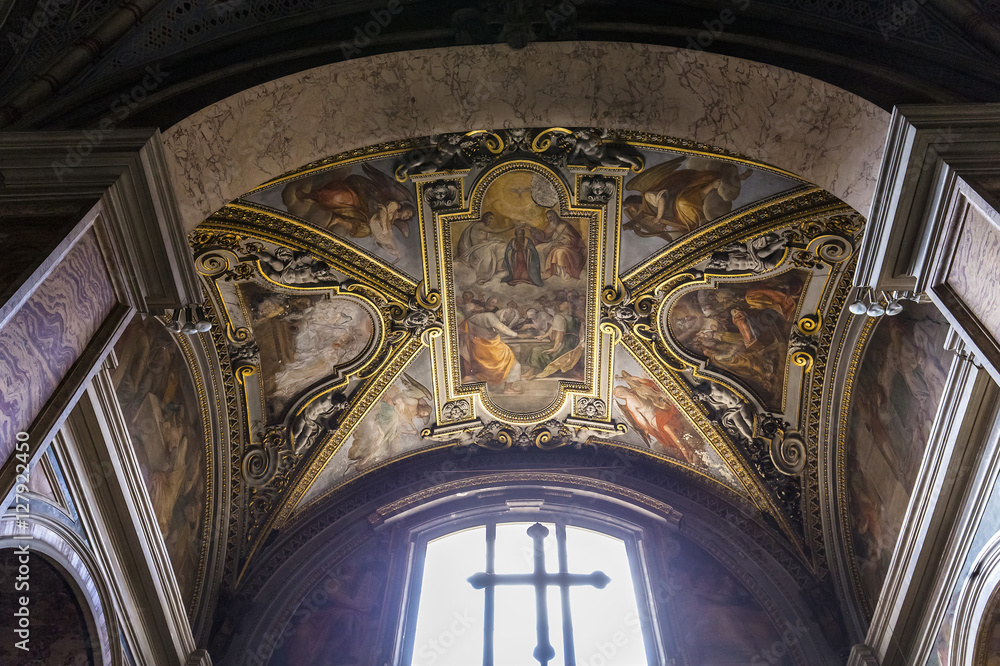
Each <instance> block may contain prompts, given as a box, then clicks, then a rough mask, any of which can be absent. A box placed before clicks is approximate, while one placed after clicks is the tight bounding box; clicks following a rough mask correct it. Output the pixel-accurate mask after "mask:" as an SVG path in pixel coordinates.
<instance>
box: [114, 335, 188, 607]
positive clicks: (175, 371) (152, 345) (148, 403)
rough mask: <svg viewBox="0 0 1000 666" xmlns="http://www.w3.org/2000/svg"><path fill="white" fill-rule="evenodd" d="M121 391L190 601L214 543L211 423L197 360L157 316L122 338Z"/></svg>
mask: <svg viewBox="0 0 1000 666" xmlns="http://www.w3.org/2000/svg"><path fill="white" fill-rule="evenodd" d="M115 353H116V355H117V356H118V367H117V368H115V369H114V371H113V373H112V380H113V382H114V386H115V393H116V395H117V396H118V402H119V404H120V405H121V409H122V414H123V416H124V417H125V425H126V427H127V428H128V432H129V435H130V436H131V438H132V443H133V445H134V447H133V448H134V449H135V453H136V458H137V459H138V463H139V470H140V472H141V473H142V478H143V480H144V481H145V482H146V489H147V490H148V492H149V499H150V501H151V502H152V505H153V512H154V514H155V516H156V520H157V522H158V524H159V527H160V534H161V535H162V536H163V541H164V542H165V543H166V547H167V553H168V554H169V555H170V562H171V564H172V565H173V569H174V574H175V575H176V577H177V583H178V585H179V587H180V590H181V595H182V597H183V599H184V601H185V602H186V603H187V604H188V605H189V606H190V605H191V604H192V603H193V600H194V599H195V598H196V596H197V584H198V578H199V570H200V567H201V561H202V555H203V550H204V547H205V545H206V539H205V536H206V535H205V532H206V530H207V525H206V520H205V512H206V492H207V478H206V463H205V430H204V425H203V423H202V410H201V405H199V404H198V395H199V391H198V389H197V388H196V386H195V381H194V378H193V377H192V375H191V369H190V364H189V360H188V359H187V358H186V355H185V354H184V352H183V351H182V350H181V347H180V346H179V344H178V342H177V340H176V339H175V336H174V334H172V333H170V331H168V330H167V329H166V328H165V327H164V326H163V324H162V323H161V322H160V321H159V320H158V319H156V318H155V317H147V318H145V319H142V318H140V317H138V316H137V317H136V318H135V319H133V320H132V322H131V323H130V324H129V325H128V328H126V329H125V332H124V333H123V334H122V337H121V338H120V339H119V340H118V343H117V344H116V345H115Z"/></svg>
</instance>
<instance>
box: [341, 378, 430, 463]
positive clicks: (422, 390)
mask: <svg viewBox="0 0 1000 666" xmlns="http://www.w3.org/2000/svg"><path fill="white" fill-rule="evenodd" d="M433 404H434V398H433V396H431V392H430V391H429V390H428V389H427V387H426V386H424V385H423V384H421V383H420V382H418V381H417V380H416V379H414V378H413V377H410V376H409V375H407V374H406V373H403V375H402V376H401V377H400V379H399V382H397V383H396V384H393V385H392V386H390V387H389V388H388V389H387V390H386V392H385V394H384V395H383V396H382V399H381V400H379V402H378V403H377V404H376V405H375V406H373V407H372V409H371V411H370V412H368V415H367V416H365V418H364V420H362V422H361V424H360V425H359V426H358V427H357V429H356V430H355V431H354V441H353V442H352V443H351V448H350V449H348V451H347V457H348V459H349V460H350V463H349V467H350V466H353V467H354V469H355V470H356V471H363V470H365V469H367V468H368V467H371V466H372V465H373V464H375V463H377V462H379V461H381V460H385V459H386V458H391V457H392V456H394V455H396V454H397V453H401V452H402V450H403V446H402V444H403V441H402V438H403V437H404V436H406V437H417V436H419V433H420V429H421V428H422V427H423V426H425V425H426V424H427V423H428V422H429V421H430V418H431V415H432V413H433V408H432V405H433Z"/></svg>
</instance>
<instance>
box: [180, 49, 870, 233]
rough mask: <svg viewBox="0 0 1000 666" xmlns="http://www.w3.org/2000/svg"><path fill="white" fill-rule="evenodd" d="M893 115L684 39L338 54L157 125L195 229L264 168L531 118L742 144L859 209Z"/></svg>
mask: <svg viewBox="0 0 1000 666" xmlns="http://www.w3.org/2000/svg"><path fill="white" fill-rule="evenodd" d="M888 125H889V114H888V113H887V112H885V111H883V110H882V109H880V108H878V107H876V106H875V105H874V104H871V103H869V102H867V101H865V100H863V99H861V98H859V97H857V96H856V95H854V94H852V93H848V92H846V91H844V90H841V89H840V88H837V87H835V86H832V85H829V84H826V83H823V82H821V81H818V80H816V79H813V78H810V77H807V76H805V75H802V74H797V73H795V72H791V71H788V70H785V69H781V68H778V67H773V66H770V65H765V64H761V63H755V62H750V61H747V60H740V59H737V58H730V57H726V56H722V55H716V54H711V53H705V52H700V51H689V50H685V49H676V48H667V47H657V46H648V45H640V44H615V43H605V42H561V43H545V44H532V45H529V46H528V47H527V48H525V49H523V50H521V51H514V50H511V49H510V48H509V47H507V46H506V45H487V46H462V47H450V48H442V49H431V50H425V51H412V52H407V53H392V54H385V55H377V56H372V57H368V58H358V59H355V60H349V61H346V62H339V63H333V64H330V65H325V66H322V67H318V68H315V69H310V70H306V71H303V72H299V73H297V74H292V75H289V76H286V77H283V78H281V79H277V80H275V81H271V82H269V83H266V84H262V85H260V86H256V87H254V88H250V89H248V90H245V91H243V92H241V93H237V94H236V95H233V96H231V97H228V98H226V99H224V100H221V101H219V102H216V103H215V104H212V105H211V106H209V107H206V108H205V109H202V110H201V111H199V112H197V113H195V114H193V115H191V116H189V117H188V118H186V119H184V120H183V121H181V122H180V123H178V124H177V125H175V126H173V127H172V128H170V129H169V130H167V131H166V132H165V133H164V135H163V136H164V143H165V149H166V155H167V160H168V164H169V167H170V171H171V176H172V180H173V184H174V188H175V191H176V194H177V199H178V203H179V206H180V211H181V215H182V219H183V221H184V227H185V229H186V230H191V229H193V228H194V227H195V226H197V225H198V224H199V223H200V222H201V221H202V220H203V219H204V218H205V217H207V216H208V215H209V214H211V213H212V212H214V211H215V210H217V209H218V208H219V207H220V206H222V205H224V204H225V203H226V202H228V201H230V200H232V199H234V198H236V197H238V196H240V195H241V194H243V193H244V192H247V191H249V190H250V189H252V188H254V187H256V186H258V185H260V184H261V183H263V182H265V181H267V180H269V179H271V178H274V177H276V176H279V175H281V174H283V173H286V172H288V171H291V170H293V169H295V168H297V167H299V166H302V165H304V164H307V163H309V162H312V161H314V160H318V159H322V158H324V157H328V156H330V155H335V154H337V153H340V152H343V151H346V150H351V149H355V148H359V147H363V146H368V145H372V144H376V143H380V142H384V141H394V140H399V139H407V138H411V137H418V136H425V135H431V134H435V133H440V132H458V131H466V130H470V129H476V128H497V127H540V126H563V127H567V126H568V127H574V126H596V127H606V128H614V129H627V130H636V131H647V132H654V133H659V134H665V135H669V136H673V137H677V138H681V139H690V140H693V141H696V142H700V143H705V144H710V145H713V146H717V147H720V148H724V149H727V150H732V151H736V152H739V153H743V154H745V155H748V156H750V157H753V158H755V159H757V160H760V161H762V162H766V163H769V164H771V165H773V166H776V167H779V168H782V169H785V170H787V171H790V172H792V173H795V174H797V175H799V176H801V177H803V178H805V179H807V180H810V181H812V182H814V183H815V184H817V185H819V186H820V187H823V188H824V189H826V190H828V191H830V192H831V193H833V194H835V195H836V196H838V197H840V198H841V199H843V200H844V201H845V202H847V203H848V204H850V205H851V206H853V207H854V208H855V209H857V210H858V211H859V212H861V213H863V214H866V215H867V213H868V209H869V207H870V204H871V199H872V195H873V192H874V189H875V182H876V179H877V177H878V169H879V165H880V162H881V158H882V148H883V145H884V142H885V136H886V133H887V131H888Z"/></svg>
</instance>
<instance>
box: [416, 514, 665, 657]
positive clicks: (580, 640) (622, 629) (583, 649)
mask: <svg viewBox="0 0 1000 666" xmlns="http://www.w3.org/2000/svg"><path fill="white" fill-rule="evenodd" d="M638 545H639V544H638V540H637V533H636V531H634V530H632V529H629V528H628V527H626V526H623V525H615V524H613V523H610V522H605V521H595V520H588V519H587V518H586V517H582V516H580V515H573V514H567V513H562V512H548V511H530V512H527V513H524V512H511V513H505V514H502V515H499V516H492V517H483V516H470V517H468V518H467V519H465V520H458V521H448V522H444V523H442V524H440V525H436V526H434V527H432V528H430V529H428V530H426V531H423V532H422V533H421V534H419V535H418V536H417V538H416V539H415V540H414V542H413V557H412V559H411V562H412V567H411V570H410V572H409V577H408V578H409V583H408V586H407V590H408V592H407V596H408V597H409V601H408V603H407V612H406V613H405V618H404V622H403V623H402V634H401V636H400V638H401V651H400V653H399V654H400V656H401V659H400V660H399V661H398V663H399V664H400V665H401V666H469V665H470V664H480V663H481V664H483V665H484V666H528V665H530V664H541V665H542V666H648V665H651V664H657V663H659V661H660V660H659V659H658V655H659V654H660V648H659V646H658V645H657V643H658V641H657V639H656V638H655V637H656V636H657V635H658V632H657V631H656V630H655V628H654V627H653V626H652V625H653V624H655V620H654V619H653V614H652V613H651V603H652V602H651V599H650V595H648V594H647V593H646V590H647V589H648V585H647V584H646V578H647V576H646V573H645V571H644V569H643V566H642V559H643V558H642V557H641V556H640V552H639V551H640V549H639V547H638Z"/></svg>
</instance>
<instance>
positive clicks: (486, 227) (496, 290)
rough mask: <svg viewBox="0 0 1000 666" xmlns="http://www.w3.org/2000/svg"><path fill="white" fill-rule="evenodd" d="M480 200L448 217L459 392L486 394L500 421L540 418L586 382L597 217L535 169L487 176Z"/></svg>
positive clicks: (448, 278)
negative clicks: (563, 392)
mask: <svg viewBox="0 0 1000 666" xmlns="http://www.w3.org/2000/svg"><path fill="white" fill-rule="evenodd" d="M474 197H475V199H474V202H473V207H472V211H471V215H459V216H455V217H451V216H448V217H444V218H443V221H444V225H443V226H445V229H444V234H445V237H446V238H449V239H450V241H451V242H450V243H446V247H448V248H450V250H451V252H450V253H449V254H446V256H445V257H444V261H443V262H442V267H443V268H444V280H445V285H446V287H445V294H446V296H445V298H446V299H447V302H448V306H449V308H448V315H449V320H450V323H451V326H450V327H449V331H450V333H451V339H450V340H449V342H451V352H452V354H453V359H454V358H455V356H457V361H458V368H457V370H458V372H457V373H456V374H457V377H456V379H458V382H457V388H459V390H461V389H466V388H471V387H476V386H485V388H486V396H487V403H488V404H489V405H493V406H496V407H498V408H499V409H498V410H496V411H498V412H499V413H500V414H501V415H502V414H504V413H511V414H517V415H519V416H521V415H529V414H536V413H538V412H540V411H543V410H544V409H545V408H546V407H549V406H551V405H553V404H554V403H555V402H556V400H557V397H558V396H559V387H560V383H566V384H568V385H569V386H582V385H583V382H584V381H585V379H586V365H587V364H586V360H587V359H586V356H587V355H588V354H587V350H588V348H589V346H590V345H589V343H588V337H590V336H589V335H588V331H589V330H590V329H592V328H594V322H593V318H594V317H593V314H594V308H593V307H590V303H591V302H593V301H594V297H595V292H596V290H595V288H594V286H593V283H594V278H595V277H596V276H595V273H596V267H594V266H592V265H591V264H593V263H594V262H593V261H590V260H589V259H588V247H589V246H591V245H592V244H593V243H594V242H595V241H596V240H597V238H596V236H597V234H596V232H597V229H596V222H595V220H594V214H593V213H590V214H587V213H584V212H569V211H568V210H567V209H566V207H567V199H568V197H567V194H566V191H565V187H564V185H563V184H562V183H561V182H560V181H559V179H558V177H557V176H556V175H555V174H554V173H552V172H551V171H550V170H548V169H545V168H542V167H540V166H539V165H537V164H533V163H529V162H515V163H513V164H508V165H504V166H502V167H500V168H498V169H497V170H496V171H494V172H492V173H489V174H487V176H486V177H485V178H484V179H483V180H482V181H481V182H480V184H479V186H478V187H477V188H476V191H475V194H474ZM448 287H450V288H448ZM456 351H457V354H455V352H456ZM540 408H541V409H540Z"/></svg>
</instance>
